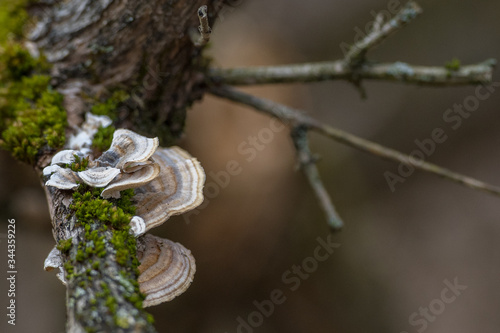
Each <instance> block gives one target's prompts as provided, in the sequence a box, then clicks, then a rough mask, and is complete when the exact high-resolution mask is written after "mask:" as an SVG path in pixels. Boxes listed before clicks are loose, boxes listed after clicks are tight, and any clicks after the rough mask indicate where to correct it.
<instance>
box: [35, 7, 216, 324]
mask: <svg viewBox="0 0 500 333" xmlns="http://www.w3.org/2000/svg"><path fill="white" fill-rule="evenodd" d="M207 2H208V3H207ZM203 4H207V5H208V10H209V16H210V21H211V23H213V20H214V18H215V16H216V14H217V11H218V10H220V9H221V8H222V6H223V5H224V4H223V1H220V0H213V1H201V0H196V1H186V0H183V1H175V0H174V1H167V0H152V1H140V0H121V1H120V0H68V1H60V2H57V1H54V0H42V1H40V2H37V4H35V5H33V6H32V7H31V8H30V9H29V12H30V15H31V16H32V17H33V18H35V19H34V20H32V21H31V26H30V27H29V29H28V31H29V32H28V39H29V40H30V43H31V49H32V50H36V49H38V50H40V51H42V52H43V53H44V54H45V56H46V57H47V59H48V60H49V62H51V63H52V64H53V68H52V73H51V75H52V82H51V83H52V85H53V86H54V87H55V88H57V90H58V91H59V92H61V93H62V94H63V95H64V104H65V108H66V110H67V112H68V122H69V125H70V128H71V127H73V128H74V127H75V126H78V125H80V124H81V122H82V120H83V116H84V113H85V112H86V111H89V109H90V105H91V104H92V103H93V102H94V103H95V101H96V99H99V98H106V97H107V96H109V95H110V94H111V92H112V91H113V90H117V89H119V90H123V91H125V92H126V93H127V94H128V95H129V96H130V98H129V99H128V100H127V101H125V103H124V105H123V106H122V107H121V108H120V110H119V117H118V120H117V123H116V124H115V125H116V126H117V127H125V128H129V129H133V130H135V131H137V132H139V133H143V134H146V135H147V136H149V137H152V136H158V137H159V138H160V141H161V143H162V145H168V144H171V143H172V141H173V140H175V138H177V137H179V135H181V134H182V130H183V126H184V120H185V111H186V108H187V107H188V106H189V105H190V104H191V103H192V102H193V101H195V100H196V99H199V98H200V97H201V95H202V94H203V88H202V81H203V79H204V77H203V74H202V73H201V71H200V69H202V68H203V66H204V65H205V64H204V61H203V58H202V56H201V49H200V48H199V47H196V46H194V45H193V43H192V41H191V40H190V37H189V31H190V29H195V30H196V29H197V27H198V25H199V22H198V18H197V14H196V13H197V9H198V7H199V6H201V5H203ZM70 131H71V129H70ZM68 134H69V132H68ZM49 162H50V156H49V155H47V156H41V157H40V158H39V159H38V161H37V166H38V169H39V170H40V169H41V168H42V167H44V166H46V165H47V164H48V163H49ZM45 189H46V193H47V199H48V202H49V207H50V212H51V216H52V222H53V228H54V230H53V232H54V238H55V240H56V241H57V242H60V241H64V240H68V239H70V238H71V239H72V246H71V248H70V249H68V250H67V251H63V261H66V262H68V263H69V262H71V264H72V265H74V266H72V267H71V269H72V271H73V272H75V274H74V275H73V276H70V278H69V279H68V285H67V313H68V323H67V329H68V331H69V332H84V331H90V332H154V331H155V330H154V327H153V326H152V324H150V323H149V322H148V318H147V317H148V315H147V313H146V312H144V311H143V310H142V309H140V307H139V308H138V307H137V306H136V305H137V304H136V305H134V304H133V303H134V302H133V301H131V300H130V297H129V299H127V293H128V294H129V296H130V293H131V292H133V290H134V286H130V285H127V284H128V283H129V281H130V279H129V280H127V279H124V278H122V277H121V275H120V273H121V272H123V265H121V267H120V265H119V264H118V263H117V260H116V247H113V244H112V237H113V235H112V230H107V229H104V230H103V229H102V226H99V225H98V221H96V223H95V225H91V228H90V231H93V230H95V231H96V233H97V236H98V237H102V238H103V241H104V246H105V250H106V251H105V252H106V254H105V255H104V256H102V257H101V256H95V255H94V256H92V258H93V260H92V261H90V260H75V256H76V255H77V252H78V250H79V249H80V250H81V249H82V247H81V245H82V244H83V249H85V248H86V247H92V246H93V245H95V244H92V243H89V239H88V234H87V236H86V234H85V233H86V232H87V233H88V232H89V230H85V228H84V227H83V226H82V225H81V224H79V223H76V220H77V219H76V216H75V212H74V210H72V209H70V205H71V204H72V202H73V198H72V195H71V191H61V190H57V189H54V188H45ZM87 227H88V226H87ZM79 246H80V247H79ZM85 272H86V274H85ZM127 272H128V274H129V276H128V277H129V278H130V277H132V278H134V279H136V278H137V276H136V275H137V272H136V271H134V270H133V269H132V270H131V269H128V271H127ZM80 273H81V274H80ZM66 274H68V271H67V270H66ZM134 274H135V275H134ZM70 275H71V274H70ZM89 277H91V278H89ZM135 289H136V290H137V288H135Z"/></svg>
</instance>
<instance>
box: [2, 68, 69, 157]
mask: <svg viewBox="0 0 500 333" xmlns="http://www.w3.org/2000/svg"><path fill="white" fill-rule="evenodd" d="M3 61H7V62H9V61H13V60H12V59H11V60H5V59H3ZM12 71H13V70H11V73H10V74H8V76H13V78H12V79H11V80H7V81H5V82H6V83H4V85H3V87H2V88H3V89H2V93H0V99H1V102H0V132H1V140H0V146H1V147H2V148H4V149H6V150H8V151H10V152H11V153H12V155H13V156H14V157H15V158H17V159H18V160H20V161H22V162H26V163H29V164H33V163H34V162H35V159H36V156H37V154H38V153H39V152H40V151H41V150H43V149H45V150H56V149H57V148H60V147H62V146H63V145H64V142H65V134H64V129H65V128H66V126H67V120H66V112H65V111H64V109H63V107H62V100H63V97H62V95H61V94H59V93H58V92H56V91H55V90H53V89H52V87H51V86H50V76H48V75H41V74H32V75H30V76H21V77H17V75H18V74H21V73H24V72H25V71H30V72H31V71H33V66H32V65H31V64H30V65H28V66H22V68H21V69H19V71H18V72H12Z"/></svg>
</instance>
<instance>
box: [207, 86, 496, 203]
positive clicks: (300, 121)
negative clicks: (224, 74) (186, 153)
mask: <svg viewBox="0 0 500 333" xmlns="http://www.w3.org/2000/svg"><path fill="white" fill-rule="evenodd" d="M210 92H211V93H212V94H214V95H216V96H219V97H222V98H225V99H228V100H231V101H233V102H237V103H240V104H244V105H248V106H251V107H253V108H254V109H256V110H259V111H261V112H263V113H265V114H267V115H270V116H272V117H275V118H278V119H280V120H282V121H283V122H286V123H289V124H291V125H292V126H299V125H301V126H305V127H306V128H308V129H310V130H314V131H316V132H318V133H321V134H323V135H325V136H327V137H330V138H332V139H333V140H335V141H337V142H340V143H343V144H345V145H348V146H351V147H353V148H356V149H358V150H361V151H364V152H367V153H370V154H372V155H376V156H379V157H381V158H384V159H387V160H391V161H394V162H398V163H402V164H404V165H407V166H409V167H412V168H415V169H419V170H422V171H426V172H429V173H432V174H435V175H437V176H440V177H443V178H445V179H448V180H451V181H453V182H456V183H459V184H462V185H464V186H467V187H470V188H473V189H475V190H479V191H484V192H488V193H490V194H494V195H500V188H499V187H497V186H494V185H490V184H487V183H484V182H482V181H479V180H477V179H474V178H471V177H468V176H464V175H461V174H459V173H456V172H453V171H451V170H448V169H445V168H442V167H440V166H438V165H435V164H432V163H428V162H424V161H419V162H418V163H412V161H411V158H410V156H409V155H406V154H403V153H401V152H399V151H397V150H394V149H391V148H387V147H384V146H381V145H379V144H377V143H375V142H372V141H369V140H366V139H362V138H360V137H357V136H355V135H352V134H350V133H347V132H345V131H342V130H340V129H337V128H335V127H332V126H329V125H326V124H324V123H322V122H320V121H318V120H316V119H314V118H312V117H310V116H308V115H307V114H305V113H304V112H303V111H300V110H296V109H293V108H290V107H287V106H284V105H282V104H279V103H275V102H273V101H270V100H266V99H263V98H259V97H255V96H252V95H250V94H247V93H243V92H241V91H237V90H234V89H232V88H228V87H212V88H211V90H210Z"/></svg>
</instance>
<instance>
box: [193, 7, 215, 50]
mask: <svg viewBox="0 0 500 333" xmlns="http://www.w3.org/2000/svg"><path fill="white" fill-rule="evenodd" d="M198 18H199V19H200V26H199V27H198V31H199V32H200V37H199V39H198V41H197V42H196V46H204V45H206V44H207V43H208V42H209V41H210V35H211V34H212V29H211V28H210V25H209V24H208V9H207V6H206V5H205V6H201V7H200V8H198Z"/></svg>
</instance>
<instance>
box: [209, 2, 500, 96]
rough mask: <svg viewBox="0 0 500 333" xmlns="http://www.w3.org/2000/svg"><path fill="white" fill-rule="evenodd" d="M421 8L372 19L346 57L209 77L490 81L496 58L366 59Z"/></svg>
mask: <svg viewBox="0 0 500 333" xmlns="http://www.w3.org/2000/svg"><path fill="white" fill-rule="evenodd" d="M421 12H422V9H421V8H420V6H419V5H418V4H416V3H415V2H413V1H410V2H408V3H407V4H406V5H405V6H404V7H403V8H402V9H401V10H400V11H399V12H398V13H397V14H396V15H395V16H394V17H393V18H392V19H390V20H389V21H387V22H386V23H383V22H382V16H381V15H379V16H377V18H376V19H375V23H374V25H373V28H372V30H371V32H370V33H368V34H367V35H366V36H365V37H364V38H363V39H361V40H360V41H358V42H357V43H355V44H354V45H352V46H351V47H350V48H349V50H348V51H346V54H345V58H344V59H339V60H336V61H329V62H317V63H304V64H293V65H285V66H265V67H247V68H229V69H224V68H211V69H209V70H208V76H209V79H210V80H211V81H212V82H214V83H217V84H227V85H253V84H273V83H296V82H319V81H328V80H347V81H352V82H356V83H359V82H360V81H361V80H363V79H368V80H381V81H382V80H383V81H399V82H404V83H409V84H417V85H426V86H457V85H469V84H479V83H482V84H485V83H491V80H492V76H493V69H494V67H495V65H496V60H494V59H488V60H485V61H483V62H481V63H477V64H472V65H467V66H455V68H447V66H418V65H410V64H407V63H404V62H394V63H378V62H373V61H367V60H365V54H366V52H368V50H370V49H372V48H374V47H375V46H377V45H378V44H380V43H381V42H382V41H383V40H384V39H386V38H387V37H388V36H389V35H391V34H392V33H394V32H396V31H398V30H400V29H402V28H403V27H404V26H406V25H407V24H408V23H409V22H410V21H411V20H413V19H414V18H416V17H417V16H418V15H419V14H420V13H421Z"/></svg>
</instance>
